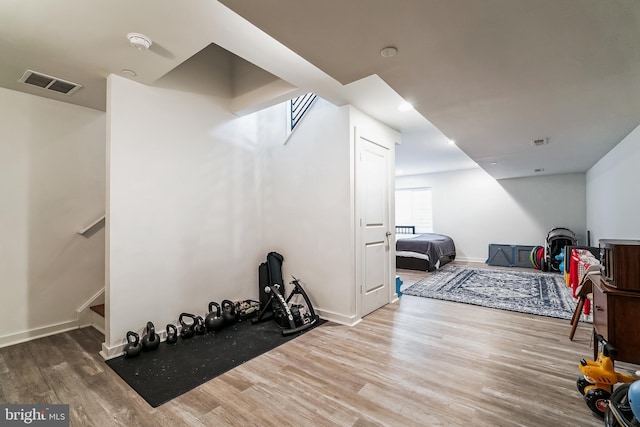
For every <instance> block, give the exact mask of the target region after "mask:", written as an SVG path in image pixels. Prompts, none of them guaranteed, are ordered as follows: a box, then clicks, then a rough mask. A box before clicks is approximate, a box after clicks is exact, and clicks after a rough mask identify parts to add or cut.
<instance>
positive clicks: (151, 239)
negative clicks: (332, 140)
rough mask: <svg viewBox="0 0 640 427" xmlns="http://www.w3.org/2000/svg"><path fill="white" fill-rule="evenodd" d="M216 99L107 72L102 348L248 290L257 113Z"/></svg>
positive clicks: (251, 287)
mask: <svg viewBox="0 0 640 427" xmlns="http://www.w3.org/2000/svg"><path fill="white" fill-rule="evenodd" d="M224 104H225V100H224V99H219V98H216V97H214V96H210V95H206V96H205V95H198V94H196V93H191V92H188V91H180V90H175V89H170V88H168V87H164V88H153V87H148V86H144V85H141V84H138V83H135V82H132V81H129V80H126V79H123V78H120V77H118V76H113V75H112V76H110V77H109V79H108V102H107V114H108V115H109V117H110V122H109V124H108V127H109V134H108V156H109V159H108V161H109V168H108V181H109V188H108V201H107V215H108V216H107V219H108V226H109V229H108V235H109V242H108V260H107V262H108V265H107V269H108V270H107V273H108V276H107V282H108V284H107V286H108V288H107V300H108V305H109V311H110V315H108V316H107V319H106V320H107V325H106V330H107V334H106V347H107V348H105V349H104V350H105V352H106V353H107V354H108V353H109V352H110V350H111V349H112V348H113V347H115V346H117V345H119V344H121V343H122V342H123V340H124V336H125V333H126V331H127V330H136V328H137V329H138V330H140V331H141V330H142V328H143V327H144V325H145V324H146V322H147V321H148V320H151V321H153V322H154V323H155V324H156V326H157V328H158V329H162V330H164V326H165V325H166V324H167V323H169V322H176V321H177V318H178V315H179V314H180V313H181V312H183V311H186V312H191V313H194V314H205V312H206V307H207V303H208V302H209V301H212V300H213V301H220V300H222V299H231V300H234V299H245V298H250V297H253V298H256V297H257V267H258V264H259V261H260V260H261V259H262V256H263V254H262V251H261V248H262V244H261V228H260V223H261V216H262V208H261V206H260V203H259V201H260V199H261V194H260V175H259V162H258V156H257V153H258V148H259V144H261V143H262V141H263V140H268V139H269V129H268V127H261V126H260V123H259V117H258V116H249V117H245V118H241V119H237V118H235V117H234V116H232V115H231V114H230V113H228V112H227V111H226V110H225V109H224V108H223V107H222V105H224Z"/></svg>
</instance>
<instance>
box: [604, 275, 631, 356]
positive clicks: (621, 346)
mask: <svg viewBox="0 0 640 427" xmlns="http://www.w3.org/2000/svg"><path fill="white" fill-rule="evenodd" d="M593 330H594V333H597V334H600V335H602V336H603V337H604V338H605V339H606V340H607V341H609V343H611V345H613V346H614V347H615V348H616V349H617V350H618V354H617V355H616V356H615V357H614V359H615V360H620V361H623V362H629V363H635V364H640V292H629V291H621V290H620V289H616V288H614V287H611V286H609V285H608V282H607V281H606V280H605V279H604V278H602V279H601V280H600V281H599V282H597V283H594V287H593ZM597 352H598V346H594V360H595V359H596V357H597Z"/></svg>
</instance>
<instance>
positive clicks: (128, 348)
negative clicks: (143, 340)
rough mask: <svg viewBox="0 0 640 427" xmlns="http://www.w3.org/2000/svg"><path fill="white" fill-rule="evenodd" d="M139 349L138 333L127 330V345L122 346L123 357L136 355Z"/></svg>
mask: <svg viewBox="0 0 640 427" xmlns="http://www.w3.org/2000/svg"><path fill="white" fill-rule="evenodd" d="M132 338H133V340H132ZM141 351H142V344H140V335H138V334H136V333H135V332H133V331H129V332H127V345H125V346H124V357H125V358H126V359H130V358H132V357H136V356H138V355H140V352H141Z"/></svg>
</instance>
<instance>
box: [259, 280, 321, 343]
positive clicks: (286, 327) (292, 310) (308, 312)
mask: <svg viewBox="0 0 640 427" xmlns="http://www.w3.org/2000/svg"><path fill="white" fill-rule="evenodd" d="M291 277H292V278H293V281H292V282H291V284H292V285H293V289H292V290H291V293H290V294H289V296H288V297H287V298H286V299H285V298H284V296H283V294H284V292H285V290H284V287H283V286H281V285H279V284H277V283H276V284H274V285H272V286H265V287H264V292H265V293H266V294H267V295H269V301H268V302H267V303H266V304H264V306H263V307H262V309H261V310H260V313H259V314H258V317H256V318H254V319H251V323H252V324H256V323H258V322H264V321H265V320H270V319H274V320H275V321H276V323H277V324H278V325H279V326H280V327H281V328H282V336H288V335H293V334H297V333H298V332H302V331H306V330H307V329H309V328H310V327H312V326H313V325H315V324H316V323H318V321H319V320H320V316H318V315H317V314H316V312H315V311H314V310H313V305H311V301H310V300H309V296H308V295H307V293H306V292H305V291H304V289H302V286H301V285H300V281H299V280H298V279H297V278H296V277H294V276H291ZM296 295H301V296H302V298H303V299H304V304H295V303H291V299H292V298H293V297H294V296H296Z"/></svg>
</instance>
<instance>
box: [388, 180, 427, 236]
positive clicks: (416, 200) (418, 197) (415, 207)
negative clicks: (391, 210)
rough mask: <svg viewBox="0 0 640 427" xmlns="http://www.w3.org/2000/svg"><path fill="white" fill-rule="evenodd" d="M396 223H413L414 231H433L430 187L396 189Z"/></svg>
mask: <svg viewBox="0 0 640 427" xmlns="http://www.w3.org/2000/svg"><path fill="white" fill-rule="evenodd" d="M396 224H397V225H414V226H415V227H416V233H433V218H432V212H431V188H408V189H403V190H396Z"/></svg>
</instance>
